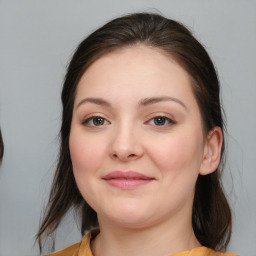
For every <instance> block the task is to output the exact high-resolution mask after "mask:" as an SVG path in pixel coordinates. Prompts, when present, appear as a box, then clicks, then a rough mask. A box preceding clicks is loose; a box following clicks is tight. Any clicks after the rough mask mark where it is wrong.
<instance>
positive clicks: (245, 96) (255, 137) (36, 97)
mask: <svg viewBox="0 0 256 256" xmlns="http://www.w3.org/2000/svg"><path fill="white" fill-rule="evenodd" d="M154 8H156V9H157V10H159V11H160V12H161V13H163V14H164V15H166V16H168V17H170V18H173V19H177V20H179V21H182V22H183V23H184V24H186V25H188V27H190V28H191V29H192V30H193V31H194V34H195V35H196V37H197V38H198V39H199V40H200V41H201V42H202V43H203V44H204V45H205V46H206V48H207V50H208V52H209V53H210V55H211V57H212V59H213V61H214V63H215V64H216V66H217V69H218V72H219V77H220V80H221V83H222V98H223V102H224V107H225V109H226V114H227V119H228V122H227V128H228V131H229V135H228V143H229V147H228V158H227V168H226V170H225V171H226V173H225V177H224V183H225V186H226V187H227V193H228V195H229V198H230V201H231V206H232V208H233V210H234V233H233V237H232V240H231V243H230V247H229V250H230V251H234V252H237V253H239V254H241V255H243V256H255V255H256V190H255V182H256V150H255V148H256V132H255V127H256V114H255V112H256V100H255V98H256V97H255V96H256V82H255V81H256V79H255V78H256V77H255V75H256V64H255V60H256V49H255V47H256V1H253V0H251V1H250V0H240V1H236V0H229V1H228V0H225V1H223V0H212V1H206V0H195V1H193V0H184V1H183V0H158V1H156V0H155V1H154V0H137V1H136V0H130V1H121V0H109V1H95V0H94V1H88V0H84V1H83V0H74V1H68V0H58V1H54V0H44V1H36V0H31V1H22V0H17V1H14V0H6V1H4V0H0V124H1V128H2V133H3V137H4V142H5V155H4V161H3V164H2V167H1V171H0V256H16V255H17V256H30V255H38V250H37V247H34V248H33V242H34V235H35V234H36V231H37V228H38V226H39V219H40V215H41V210H42V207H43V205H44V204H45V203H46V200H47V196H48V193H49V186H50V181H51V178H52V175H53V172H54V167H55V159H56V155H57V147H58V140H57V134H58V130H59V124H60V116H61V112H60V111H61V107H60V91H61V84H62V81H63V76H64V74H65V68H66V64H67V62H68V60H69V58H70V56H71V54H72V52H73V51H74V49H75V47H76V46H77V44H78V43H79V42H80V41H81V39H82V38H84V36H85V35H88V33H90V32H91V31H92V30H93V29H95V28H97V27H98V26H100V25H102V24H103V23H105V22H106V21H108V20H109V19H112V18H113V17H116V16H118V15H121V14H125V13H128V12H133V11H150V10H151V11H152V10H153V9H154ZM232 183H233V185H232ZM65 222H66V224H67V225H64V226H63V228H61V229H60V230H59V232H58V236H57V245H56V246H57V249H60V248H63V247H65V246H67V245H69V244H71V243H73V242H75V241H79V240H80V236H79V232H78V231H77V228H76V224H74V221H73V220H72V218H71V217H68V218H66V220H65Z"/></svg>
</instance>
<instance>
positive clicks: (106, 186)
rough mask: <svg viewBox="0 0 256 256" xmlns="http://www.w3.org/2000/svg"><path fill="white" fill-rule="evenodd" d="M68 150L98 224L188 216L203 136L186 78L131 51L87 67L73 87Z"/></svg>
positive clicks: (173, 66) (150, 54) (154, 55)
mask: <svg viewBox="0 0 256 256" xmlns="http://www.w3.org/2000/svg"><path fill="white" fill-rule="evenodd" d="M69 146H70V153H71V159H72V164H73V171H74V176H75V179H76V182H77V186H78V188H79V190H80V192H81V194H82V196H83V197H84V199H85V200H86V201H87V202H88V204H89V205H90V206H91V207H92V208H93V209H94V210H95V211H96V212H97V214H98V219H99V222H100V223H101V222H103V221H105V222H109V223H112V224H114V223H115V224H118V225H122V226H126V225H127V226H129V227H146V226H149V225H154V224H156V223H160V222H166V221H170V220H174V219H176V220H179V219H180V217H181V218H182V217H184V216H185V215H186V216H191V214H192V205H193V197H194V188H195V183H196V180H197V177H198V174H199V172H200V168H201V164H202V161H203V158H204V147H205V145H204V136H203V131H202V122H201V116H200V111H199V108H198V105H197V102H196V100H195V97H194V95H193V93H192V88H191V82H190V79H189V76H188V74H187V73H186V72H185V71H184V69H183V68H182V67H181V66H180V65H179V64H178V63H177V62H176V61H175V60H174V59H172V58H170V57H169V56H165V55H164V54H162V53H161V52H160V51H158V50H155V49H152V48H149V47H146V46H134V47H127V48H125V49H121V50H117V51H115V52H112V53H109V54H107V55H105V56H103V57H101V58H100V59H98V60H97V61H95V62H94V63H93V64H92V65H91V66H90V67H89V68H88V69H87V70H86V72H85V73H84V75H83V76H82V78H81V80H80V82H79V84H78V87H77V92H76V97H75V103H74V110H73V119H72V124H71V132H70V140H69Z"/></svg>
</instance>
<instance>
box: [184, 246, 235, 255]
mask: <svg viewBox="0 0 256 256" xmlns="http://www.w3.org/2000/svg"><path fill="white" fill-rule="evenodd" d="M189 256H239V255H237V254H234V253H224V252H219V251H214V250H212V249H209V248H206V247H199V248H195V249H193V250H192V251H191V252H190V254H189Z"/></svg>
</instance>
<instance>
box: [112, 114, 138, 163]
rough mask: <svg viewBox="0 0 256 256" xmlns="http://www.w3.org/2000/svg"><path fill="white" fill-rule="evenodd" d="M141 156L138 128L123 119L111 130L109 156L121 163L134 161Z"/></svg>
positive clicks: (127, 119)
mask: <svg viewBox="0 0 256 256" xmlns="http://www.w3.org/2000/svg"><path fill="white" fill-rule="evenodd" d="M142 154H143V150H142V145H141V141H140V139H139V136H138V127H136V125H135V124H134V122H132V121H131V120H129V118H126V119H123V120H122V121H121V122H119V123H118V124H117V125H116V127H115V129H114V130H113V136H112V141H111V155H112V157H114V158H119V159H120V160H122V161H127V160H130V159H136V158H139V157H141V155H142Z"/></svg>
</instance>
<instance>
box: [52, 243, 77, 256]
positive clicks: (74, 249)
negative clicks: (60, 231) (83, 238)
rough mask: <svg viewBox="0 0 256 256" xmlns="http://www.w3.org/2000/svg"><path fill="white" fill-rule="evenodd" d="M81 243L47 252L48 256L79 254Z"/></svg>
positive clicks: (73, 255)
mask: <svg viewBox="0 0 256 256" xmlns="http://www.w3.org/2000/svg"><path fill="white" fill-rule="evenodd" d="M80 245H81V243H76V244H73V245H71V246H69V247H67V248H66V249H64V250H61V251H58V252H55V253H52V254H47V256H78V255H79V254H78V253H79V248H80Z"/></svg>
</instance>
